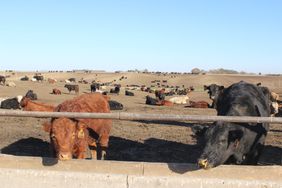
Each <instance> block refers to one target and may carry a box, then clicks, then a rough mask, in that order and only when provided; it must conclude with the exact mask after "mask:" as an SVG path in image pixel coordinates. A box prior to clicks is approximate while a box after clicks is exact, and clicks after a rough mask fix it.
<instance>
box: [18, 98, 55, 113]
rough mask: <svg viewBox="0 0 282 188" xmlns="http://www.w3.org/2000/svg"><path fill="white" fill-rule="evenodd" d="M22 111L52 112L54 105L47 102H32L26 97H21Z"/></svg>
mask: <svg viewBox="0 0 282 188" xmlns="http://www.w3.org/2000/svg"><path fill="white" fill-rule="evenodd" d="M20 105H21V107H22V108H23V110H24V111H41V112H53V111H54V109H55V107H54V106H52V105H49V104H44V103H39V102H33V101H32V100H31V99H29V98H28V97H23V99H22V100H21V102H20Z"/></svg>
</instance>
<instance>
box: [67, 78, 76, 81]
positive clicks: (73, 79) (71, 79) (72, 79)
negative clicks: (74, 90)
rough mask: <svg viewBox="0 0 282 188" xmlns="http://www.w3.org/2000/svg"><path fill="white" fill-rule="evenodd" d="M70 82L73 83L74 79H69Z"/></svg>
mask: <svg viewBox="0 0 282 188" xmlns="http://www.w3.org/2000/svg"><path fill="white" fill-rule="evenodd" d="M68 80H69V81H70V82H75V80H76V79H75V78H70V79H68Z"/></svg>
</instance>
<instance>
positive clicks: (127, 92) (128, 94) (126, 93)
mask: <svg viewBox="0 0 282 188" xmlns="http://www.w3.org/2000/svg"><path fill="white" fill-rule="evenodd" d="M125 95H126V96H134V93H133V92H131V91H127V90H125Z"/></svg>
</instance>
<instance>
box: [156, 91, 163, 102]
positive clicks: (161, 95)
mask: <svg viewBox="0 0 282 188" xmlns="http://www.w3.org/2000/svg"><path fill="white" fill-rule="evenodd" d="M155 96H156V98H157V99H159V100H165V89H161V90H156V91H155Z"/></svg>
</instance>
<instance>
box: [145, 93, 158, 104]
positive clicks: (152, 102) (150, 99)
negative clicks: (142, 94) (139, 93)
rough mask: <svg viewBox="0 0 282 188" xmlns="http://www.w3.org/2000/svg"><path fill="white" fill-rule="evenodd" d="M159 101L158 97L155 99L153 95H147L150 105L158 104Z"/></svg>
mask: <svg viewBox="0 0 282 188" xmlns="http://www.w3.org/2000/svg"><path fill="white" fill-rule="evenodd" d="M158 102H159V100H158V99H155V98H153V97H150V96H149V95H147V96H146V102H145V103H146V104H149V105H157V103H158Z"/></svg>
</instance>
